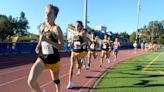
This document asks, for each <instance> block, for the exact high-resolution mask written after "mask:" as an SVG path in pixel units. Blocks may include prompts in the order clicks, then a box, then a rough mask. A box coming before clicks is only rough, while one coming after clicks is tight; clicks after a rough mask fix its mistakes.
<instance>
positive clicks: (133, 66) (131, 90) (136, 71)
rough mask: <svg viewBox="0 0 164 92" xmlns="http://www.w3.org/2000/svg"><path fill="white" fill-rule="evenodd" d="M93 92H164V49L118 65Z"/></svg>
mask: <svg viewBox="0 0 164 92" xmlns="http://www.w3.org/2000/svg"><path fill="white" fill-rule="evenodd" d="M93 92H164V49H161V50H159V51H154V52H151V53H148V54H145V55H142V56H138V57H136V58H133V59H130V60H126V61H124V62H122V63H121V64H117V65H116V66H114V67H113V68H112V69H110V70H109V71H108V72H107V73H106V75H105V76H103V77H102V79H101V80H99V82H98V83H97V85H96V87H95V88H94V90H93Z"/></svg>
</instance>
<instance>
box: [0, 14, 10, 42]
mask: <svg viewBox="0 0 164 92" xmlns="http://www.w3.org/2000/svg"><path fill="white" fill-rule="evenodd" d="M11 25H12V24H11V22H10V21H9V19H8V18H7V17H6V16H5V15H0V38H1V39H2V40H4V39H5V38H6V37H7V36H8V35H13V31H12V28H11Z"/></svg>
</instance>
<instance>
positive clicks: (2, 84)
mask: <svg viewBox="0 0 164 92" xmlns="http://www.w3.org/2000/svg"><path fill="white" fill-rule="evenodd" d="M67 65H69V64H65V65H63V67H65V66H67ZM44 72H46V71H44ZM26 77H28V75H25V76H23V77H20V78H16V79H14V80H12V81H7V82H5V83H1V84H0V87H1V86H4V85H7V84H10V83H13V82H16V81H19V80H22V79H24V78H26Z"/></svg>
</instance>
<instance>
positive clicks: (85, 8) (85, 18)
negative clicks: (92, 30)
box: [84, 0, 88, 28]
mask: <svg viewBox="0 0 164 92" xmlns="http://www.w3.org/2000/svg"><path fill="white" fill-rule="evenodd" d="M87 1H88V0H84V28H87Z"/></svg>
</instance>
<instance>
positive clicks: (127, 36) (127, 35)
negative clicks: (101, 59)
mask: <svg viewBox="0 0 164 92" xmlns="http://www.w3.org/2000/svg"><path fill="white" fill-rule="evenodd" d="M119 36H120V37H122V38H126V39H129V37H130V36H129V34H128V33H127V32H121V33H120V34H119Z"/></svg>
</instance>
